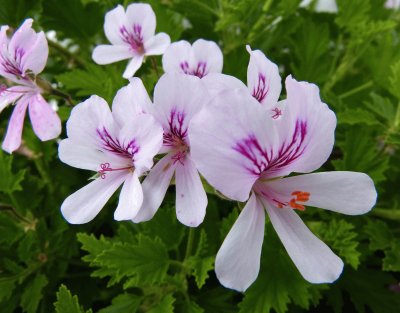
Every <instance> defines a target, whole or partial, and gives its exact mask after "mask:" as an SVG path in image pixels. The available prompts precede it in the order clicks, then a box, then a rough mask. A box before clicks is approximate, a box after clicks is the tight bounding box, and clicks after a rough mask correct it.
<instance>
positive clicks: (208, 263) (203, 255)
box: [187, 229, 214, 288]
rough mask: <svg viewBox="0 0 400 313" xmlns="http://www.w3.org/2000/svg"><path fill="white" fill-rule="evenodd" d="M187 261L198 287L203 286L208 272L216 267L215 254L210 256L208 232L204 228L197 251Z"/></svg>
mask: <svg viewBox="0 0 400 313" xmlns="http://www.w3.org/2000/svg"><path fill="white" fill-rule="evenodd" d="M187 263H188V265H189V267H190V268H192V270H193V275H194V277H195V280H196V284H197V287H199V288H201V287H202V286H203V285H204V284H205V282H206V279H207V278H208V272H209V271H211V270H212V269H213V268H214V256H208V244H207V233H206V232H205V230H204V229H202V230H201V232H200V239H199V243H198V246H197V251H196V253H195V255H193V256H191V257H190V258H189V259H188V260H187Z"/></svg>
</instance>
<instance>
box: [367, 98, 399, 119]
mask: <svg viewBox="0 0 400 313" xmlns="http://www.w3.org/2000/svg"><path fill="white" fill-rule="evenodd" d="M371 100H372V101H367V102H364V105H365V106H366V107H367V108H368V109H369V110H371V111H372V112H374V113H375V114H376V115H377V116H379V117H381V118H383V119H384V120H385V121H386V122H389V123H390V124H391V123H393V122H394V117H395V116H396V109H395V107H394V105H393V103H392V102H391V101H390V99H388V98H385V97H382V96H380V95H378V94H376V93H372V94H371ZM364 112H366V111H364Z"/></svg>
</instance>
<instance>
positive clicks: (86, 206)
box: [59, 94, 162, 224]
mask: <svg viewBox="0 0 400 313" xmlns="http://www.w3.org/2000/svg"><path fill="white" fill-rule="evenodd" d="M123 100H124V95H121V94H120V95H119V96H118V97H116V99H115V100H114V102H113V111H112V112H111V111H110V108H109V107H108V104H107V103H106V101H105V100H104V99H102V98H100V97H98V96H92V97H91V98H89V99H88V100H86V101H84V102H82V103H80V104H78V105H77V106H76V107H75V108H74V109H73V110H72V112H71V117H70V118H69V120H68V122H67V135H68V138H67V139H64V140H62V141H61V142H60V146H59V157H60V160H61V161H63V162H64V163H67V164H68V165H71V166H74V167H77V168H81V169H86V170H92V171H95V172H97V173H98V177H97V178H96V179H95V180H94V181H92V182H91V183H89V184H88V185H86V186H85V187H83V188H81V189H80V190H78V191H76V192H75V193H73V194H72V195H70V196H69V197H68V198H67V199H65V201H64V202H63V204H62V206H61V212H62V214H63V216H64V218H65V219H66V220H67V221H68V222H69V223H72V224H82V223H87V222H89V221H91V220H92V219H93V218H94V217H95V216H96V215H97V214H98V213H99V212H100V210H101V209H102V208H103V206H104V205H105V203H106V202H107V201H108V199H109V198H110V197H111V196H112V195H113V193H114V192H115V191H116V190H117V189H118V188H119V187H120V186H121V185H122V184H123V187H122V190H121V194H120V198H119V203H118V206H117V209H116V211H115V213H114V219H115V220H119V221H120V220H130V219H132V218H134V217H135V216H136V215H137V214H138V212H139V210H140V208H141V206H142V202H143V191H142V187H141V184H140V181H139V177H140V176H142V175H143V174H144V173H145V172H146V171H148V170H149V169H150V168H151V167H152V166H153V157H154V156H155V155H156V153H158V151H159V150H160V147H161V144H162V128H161V126H160V125H159V124H158V123H157V122H156V121H155V120H154V119H153V117H152V116H150V115H149V114H145V113H142V112H141V111H140V110H138V111H133V112H132V110H131V109H132V108H129V107H126V105H127V102H126V101H123ZM138 101H140V99H139V100H138ZM140 107H141V106H138V108H140ZM133 110H134V108H133ZM127 112H132V113H133V114H132V115H127V114H126V113H127Z"/></svg>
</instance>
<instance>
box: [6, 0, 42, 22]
mask: <svg viewBox="0 0 400 313" xmlns="http://www.w3.org/2000/svg"><path fill="white" fill-rule="evenodd" d="M40 7H41V1H40V0H39V1H32V0H2V1H1V5H0V25H9V26H11V27H14V28H16V27H18V26H20V24H22V22H23V21H24V19H26V18H28V17H33V15H34V13H36V12H37V11H39V9H40Z"/></svg>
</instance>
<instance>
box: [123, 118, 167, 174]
mask: <svg viewBox="0 0 400 313" xmlns="http://www.w3.org/2000/svg"><path fill="white" fill-rule="evenodd" d="M118 139H119V141H120V142H121V145H122V146H125V147H126V146H128V145H129V143H130V142H132V141H134V142H135V145H136V146H137V147H138V148H139V150H138V152H136V153H135V155H134V157H133V159H134V167H135V168H136V172H137V175H138V176H141V175H142V173H143V172H144V171H146V170H149V169H150V168H151V167H152V166H153V158H154V156H155V155H156V154H157V153H158V151H160V148H161V145H162V142H163V129H162V127H161V125H160V124H159V123H157V122H156V120H155V119H154V118H153V117H152V116H151V115H150V114H146V113H141V114H140V115H134V116H132V117H131V122H130V123H128V124H125V125H124V127H123V128H122V129H121V130H120V132H119V135H118Z"/></svg>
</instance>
